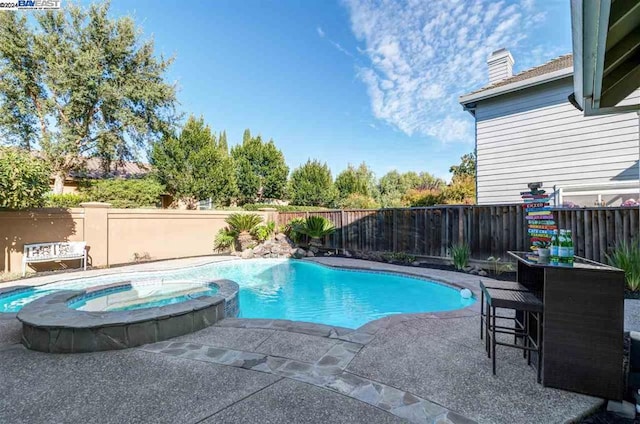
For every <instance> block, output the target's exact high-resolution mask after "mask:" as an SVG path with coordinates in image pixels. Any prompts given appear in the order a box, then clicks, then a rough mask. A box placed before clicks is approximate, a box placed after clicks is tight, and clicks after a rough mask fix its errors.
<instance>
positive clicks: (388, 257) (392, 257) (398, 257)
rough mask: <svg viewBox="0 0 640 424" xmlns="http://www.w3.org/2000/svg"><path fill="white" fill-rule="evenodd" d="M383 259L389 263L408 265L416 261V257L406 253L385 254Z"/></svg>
mask: <svg viewBox="0 0 640 424" xmlns="http://www.w3.org/2000/svg"><path fill="white" fill-rule="evenodd" d="M381 257H382V259H384V260H385V261H387V262H391V261H397V262H404V263H406V264H412V263H414V262H415V261H416V257H415V256H413V255H410V254H408V253H405V252H385V253H383V254H382V255H381Z"/></svg>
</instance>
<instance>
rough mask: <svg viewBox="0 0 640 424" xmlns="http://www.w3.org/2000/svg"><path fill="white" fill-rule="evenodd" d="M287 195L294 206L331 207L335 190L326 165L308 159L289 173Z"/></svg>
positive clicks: (334, 197)
mask: <svg viewBox="0 0 640 424" xmlns="http://www.w3.org/2000/svg"><path fill="white" fill-rule="evenodd" d="M289 195H290V197H291V202H292V203H293V204H294V205H301V206H333V205H334V202H335V199H336V195H337V193H336V189H335V187H334V185H333V178H332V177H331V170H330V169H329V167H328V166H327V164H326V163H321V162H320V161H317V160H313V161H312V160H311V159H309V160H308V161H307V163H305V164H304V165H302V166H300V167H298V168H296V169H295V170H294V171H293V172H292V173H291V181H290V182H289Z"/></svg>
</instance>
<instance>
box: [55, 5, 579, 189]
mask: <svg viewBox="0 0 640 424" xmlns="http://www.w3.org/2000/svg"><path fill="white" fill-rule="evenodd" d="M63 7H64V6H63ZM112 13H113V14H114V15H115V16H119V15H125V14H127V15H131V16H133V17H134V18H135V20H136V22H137V24H138V25H139V26H140V27H141V28H142V30H143V32H144V33H143V37H144V38H149V37H153V38H154V40H155V42H156V50H157V52H158V53H162V54H164V55H165V56H174V57H175V63H174V64H173V66H172V68H171V70H170V72H169V74H168V75H167V76H168V79H169V80H170V81H175V82H176V83H177V85H178V87H179V93H178V98H179V101H180V110H181V111H183V112H185V113H187V114H189V113H193V114H196V115H203V116H204V117H205V119H206V121H207V122H208V123H209V124H210V125H211V126H212V127H213V128H214V129H215V130H216V131H219V130H222V129H225V130H226V131H227V134H228V137H229V141H230V143H231V144H235V143H237V142H239V141H240V140H241V138H242V132H243V131H244V129H245V128H250V129H251V130H252V132H253V133H260V134H261V135H262V136H263V137H264V138H267V139H269V138H273V139H274V141H275V142H276V144H277V145H278V146H279V147H280V148H281V149H282V151H283V152H284V154H285V157H286V159H287V162H288V164H289V166H290V167H291V168H294V167H297V166H299V165H300V164H301V163H304V162H305V161H306V160H307V159H308V158H316V159H320V160H321V161H326V162H327V163H328V164H329V166H330V167H331V169H332V170H333V172H334V176H335V174H337V172H339V171H340V170H342V169H344V168H345V167H346V166H347V164H349V163H353V164H359V163H360V162H362V161H365V162H366V163H367V164H369V165H370V166H371V167H372V168H373V170H374V171H375V173H376V175H377V176H382V175H383V174H384V173H386V172H387V171H389V170H391V169H398V170H400V171H408V170H415V171H429V172H431V173H434V174H435V175H437V176H440V177H444V178H448V177H449V173H448V170H449V166H450V165H452V164H455V163H457V162H458V160H459V157H460V156H461V155H463V154H464V153H467V152H470V151H472V150H473V119H472V118H471V116H470V115H468V114H467V113H466V112H463V111H462V108H461V107H460V105H459V104H458V103H457V97H458V96H459V95H460V94H463V93H465V92H468V91H471V90H472V89H475V88H478V87H480V86H482V85H484V84H486V82H487V77H486V74H487V70H486V58H487V57H488V55H489V53H490V52H491V51H493V50H496V49H498V48H501V47H507V48H508V49H509V50H511V52H512V54H513V56H514V58H515V61H516V64H515V71H516V72H517V71H519V70H522V69H526V68H528V67H531V66H535V65H538V64H541V63H543V62H545V61H547V60H549V59H551V58H553V57H556V56H558V55H560V54H564V53H568V52H570V51H571V32H570V16H569V4H568V2H567V1H565V0H538V1H537V2H536V1H532V0H520V1H504V2H496V1H481V0H474V1H467V2H465V1H457V2H456V1H449V0H440V1H436V0H431V1H430V0H422V1H420V0H413V1H411V0H408V1H400V0H398V1H390V0H387V1H383V0H379V1H372V0H296V1H294V0H277V1H275V0H274V1H264V0H263V1H260V0H239V1H231V0H212V1H201V2H185V1H182V2H171V1H162V2H158V1H156V0H137V1H135V2H130V1H124V0H113V1H112Z"/></svg>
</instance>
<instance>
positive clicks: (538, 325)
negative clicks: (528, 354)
mask: <svg viewBox="0 0 640 424" xmlns="http://www.w3.org/2000/svg"><path fill="white" fill-rule="evenodd" d="M540 321H542V314H540V313H537V314H536V330H537V333H536V349H537V351H538V383H541V382H542V334H541V333H542V323H541V322H540Z"/></svg>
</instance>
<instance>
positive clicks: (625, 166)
mask: <svg viewBox="0 0 640 424" xmlns="http://www.w3.org/2000/svg"><path fill="white" fill-rule="evenodd" d="M572 92H573V85H572V81H571V78H567V79H564V80H561V81H555V82H552V83H549V84H545V85H543V86H537V87H533V88H530V89H527V90H522V91H519V92H516V93H511V94H509V95H504V96H500V97H496V98H494V99H488V100H485V101H481V102H479V103H478V105H477V108H476V141H477V146H476V148H477V154H478V164H477V167H478V203H480V204H489V203H511V202H518V201H520V194H519V193H520V191H523V190H526V189H527V184H528V183H530V182H534V181H542V182H543V184H544V188H546V189H547V191H548V192H551V191H552V190H553V187H554V186H555V185H557V186H563V185H569V184H588V183H600V182H607V181H611V180H629V179H637V178H638V168H637V167H638V159H639V157H638V152H639V148H640V146H639V144H640V141H639V140H638V131H639V124H638V121H639V118H638V115H637V114H636V113H626V114H617V115H602V116H595V117H584V116H583V114H582V112H580V111H578V110H577V109H575V108H574V107H573V106H572V105H571V104H570V103H569V101H568V100H567V98H568V96H569V95H570V94H571V93H572ZM630 101H631V102H636V103H637V102H638V101H640V90H637V91H636V92H635V93H634V94H632V96H630V97H629V98H628V99H627V100H626V101H625V103H628V102H630Z"/></svg>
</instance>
